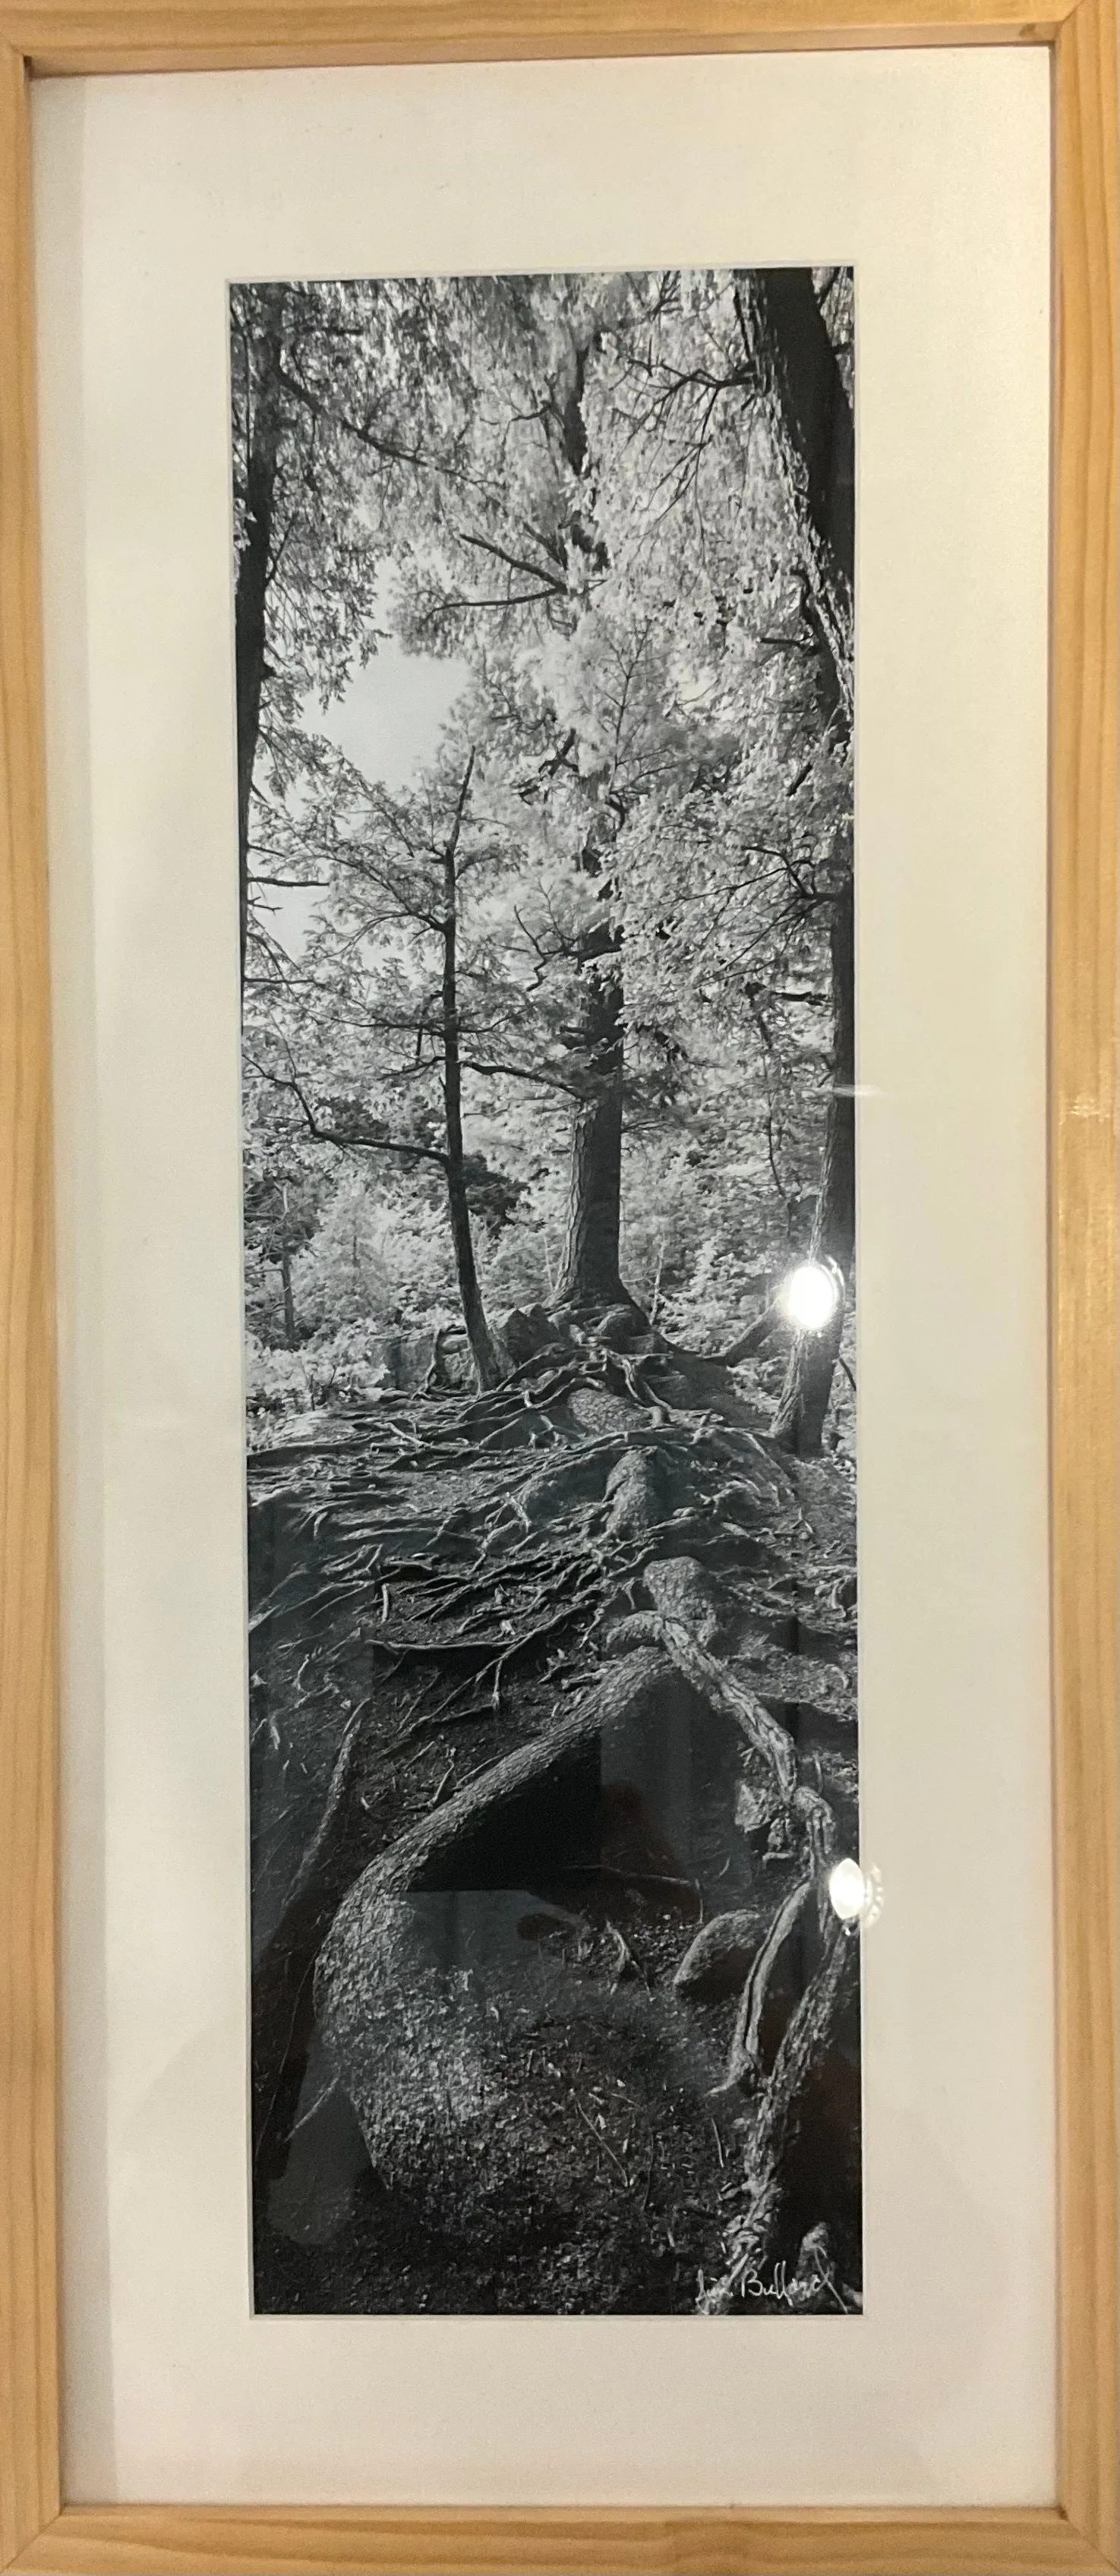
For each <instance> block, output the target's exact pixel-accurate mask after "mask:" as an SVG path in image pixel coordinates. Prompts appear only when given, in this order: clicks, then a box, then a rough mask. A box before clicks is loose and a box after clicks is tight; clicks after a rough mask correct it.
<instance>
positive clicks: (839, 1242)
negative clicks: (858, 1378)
mask: <svg viewBox="0 0 1120 2576" xmlns="http://www.w3.org/2000/svg"><path fill="white" fill-rule="evenodd" d="M829 945H830V948H831V952H832V992H833V1004H834V1012H835V1019H834V1037H833V1053H832V1094H831V1097H830V1099H829V1104H828V1114H827V1118H826V1121H825V1133H824V1154H823V1158H822V1162H821V1185H820V1192H819V1195H818V1198H817V1207H816V1214H815V1216H814V1219H813V1231H812V1236H811V1238H810V1244H809V1252H810V1257H811V1258H812V1259H813V1260H814V1261H834V1262H835V1264H836V1267H837V1269H838V1270H839V1271H841V1273H842V1274H843V1278H844V1282H845V1287H846V1286H847V1282H848V1280H849V1279H850V1277H851V1272H852V1262H853V1259H854V1255H855V1239H856V1104H855V1008H854V1003H855V904H854V895H853V887H852V879H851V875H850V873H849V874H848V876H847V877H846V879H845V882H844V883H843V885H842V886H841V888H840V891H839V893H838V894H837V896H836V899H835V902H834V904H833V908H832V918H831V921H830V924H829ZM843 1329H844V1305H843V1302H841V1304H840V1306H839V1307H838V1309H837V1312H836V1315H835V1317H834V1320H833V1322H832V1323H831V1324H830V1325H829V1326H828V1328H827V1330H826V1331H825V1332H823V1333H798V1334H797V1335H796V1336H795V1339H794V1344H793V1349H792V1350H791V1352H790V1357H789V1366H788V1368H787V1370H786V1378H785V1385H784V1386H783V1388H782V1393H781V1399H780V1401H779V1405H778V1410H777V1413H776V1414H775V1417H774V1423H773V1436H774V1438H775V1440H777V1441H779V1442H780V1444H781V1446H782V1447H783V1448H784V1449H790V1450H792V1451H794V1452H795V1454H796V1455H797V1456H798V1457H801V1458H815V1457H817V1456H819V1454H820V1446H821V1437H822V1434H823V1431H824V1424H825V1416H826V1414H827V1412H828V1406H829V1399H830V1397H831V1394H832V1379H833V1372H834V1370H835V1367H836V1362H837V1358H838V1356H839V1351H840V1339H841V1335H842V1333H843Z"/></svg>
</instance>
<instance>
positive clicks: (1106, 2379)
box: [1050, 0, 1120, 2563]
mask: <svg viewBox="0 0 1120 2576" xmlns="http://www.w3.org/2000/svg"><path fill="white" fill-rule="evenodd" d="M1055 117H1056V134H1055V143H1056V155H1055V167H1056V208H1055V220H1056V286H1057V299H1058V359H1057V371H1056V397H1057V421H1056V431H1057V436H1056V458H1057V466H1056V485H1055V528H1054V538H1055V551H1054V638H1053V652H1054V681H1053V740H1052V751H1051V763H1052V766H1051V777H1052V797H1053V804H1052V840H1051V846H1052V880H1051V883H1052V894H1051V970H1050V971H1051V1033H1052V1035H1051V1045H1052V1061H1051V1105H1052V1137H1051V1156H1052V1161H1051V1173H1052V1220H1053V1222H1052V1245H1053V1274H1052V1310H1051V1311H1052V1349H1053V1415H1052V1419H1053V1434H1052V1437H1053V1450H1052V1473H1053V1489H1052V1490H1053V1566H1054V1593H1053V1605H1054V1654H1055V1727H1054V1746H1055V1863H1056V1870H1057V1900H1058V1903H1057V1933H1058V1938H1057V1977H1058V1995H1057V2000H1058V2030H1059V2068H1058V2127H1059V2162H1060V2214H1059V2215H1060V2355H1059V2384H1060V2391H1061V2399H1060V2405H1061V2420H1060V2432H1059V2440H1060V2481H1061V2483H1060V2494H1061V2497H1062V2501H1063V2503H1064V2505H1065V2507H1066V2510H1067V2512H1068V2513H1069V2514H1070V2516H1071V2518H1072V2520H1073V2521H1074V2522H1075V2524H1076V2525H1077V2526H1078V2528H1079V2529H1080V2530H1082V2531H1084V2532H1085V2533H1086V2535H1087V2536H1088V2537H1089V2538H1091V2539H1092V2540H1093V2541H1094V2542H1095V2543H1096V2545H1097V2546H1098V2547H1099V2548H1100V2549H1102V2550H1103V2551H1104V2552H1105V2554H1106V2556H1107V2557H1108V2558H1109V2560H1110V2563H1115V2561H1116V2560H1117V2559H1118V2558H1120V2497H1118V2491H1117V2476H1118V2468H1120V2453H1118V2441H1117V2411H1118V2391H1117V2361H1118V2349H1120V2311H1118V2304H1117V2241H1118V2211H1117V2178H1118V2157H1120V2141H1118V2137H1117V2116H1116V2105H1117V2077H1118V2061H1117V1982H1118V1975H1117V1972H1118V1964H1120V1948H1118V1944H1120V1903H1118V1890H1117V1839H1118V1822H1120V1817H1118V1809H1120V1782H1118V1776H1117V1719H1116V1710H1117V1682H1118V1675H1117V1571H1118V1515H1117V1477H1118V1464H1120V1461H1118V1424H1120V1383H1118V1344H1120V1317H1118V1291H1120V1269H1118V1264H1120V1242H1118V1234H1117V1147H1118V1116H1117V1107H1118V1102H1117V1066H1118V1054H1117V954H1118V950H1117V942H1118V928H1120V923H1118V908H1117V866H1118V857H1117V834H1118V796H1117V753H1118V726H1120V696H1118V687H1117V655H1118V646H1120V597H1118V581H1117V575H1118V544H1120V527H1118V520H1117V476H1118V456H1120V450H1118V439H1120V415H1118V405H1117V274H1116V271H1117V244H1118V221H1120V214H1118V206H1117V60H1116V15H1115V9H1114V6H1113V5H1112V0H1082V5H1081V7H1080V8H1079V9H1078V11H1077V13H1076V16H1075V17H1074V18H1073V19H1072V20H1071V21H1070V22H1069V24H1068V26H1067V28H1066V30H1065V31H1064V33H1063V35H1062V37H1061V39H1060V42H1059V44H1058V47H1057V53H1056V62H1055Z"/></svg>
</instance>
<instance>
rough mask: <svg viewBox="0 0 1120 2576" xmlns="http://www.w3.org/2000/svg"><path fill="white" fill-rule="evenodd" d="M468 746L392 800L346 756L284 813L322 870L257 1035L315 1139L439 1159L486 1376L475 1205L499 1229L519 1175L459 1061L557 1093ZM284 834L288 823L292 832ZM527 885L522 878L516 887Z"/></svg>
mask: <svg viewBox="0 0 1120 2576" xmlns="http://www.w3.org/2000/svg"><path fill="white" fill-rule="evenodd" d="M480 775H481V773H480V766H479V760H478V753H477V749H476V748H475V747H469V748H466V747H464V746H463V745H462V744H461V743H460V744H458V745H456V746H453V745H452V744H451V743H449V744H448V746H447V751H446V755H445V757H444V759H443V761H442V763H441V764H440V765H439V766H438V767H437V768H436V769H435V770H433V771H432V772H431V773H430V774H429V776H428V777H427V779H426V780H424V781H422V782H420V783H419V784H418V786H417V788H416V790H415V791H414V792H413V793H412V794H411V795H409V796H401V797H393V796H390V795H389V793H388V792H387V791H386V790H385V789H383V788H379V787H376V786H374V785H373V784H372V783H371V782H369V781H367V780H365V779H363V778H362V777H361V775H360V773H359V772H358V771H356V770H355V769H354V768H353V766H352V764H351V763H349V762H348V761H346V760H344V759H343V757H342V756H341V754H336V755H334V757H333V760H332V761H331V762H330V763H329V765H328V764H327V763H326V762H325V761H324V762H323V763H322V765H321V777H320V788H321V792H320V794H319V796H318V799H317V801H316V803H315V806H314V808H313V809H312V812H311V814H310V815H309V814H308V812H306V811H304V810H302V809H301V810H300V812H299V814H298V815H297V817H296V819H295V821H294V822H291V821H289V822H287V823H285V818H284V817H283V816H282V815H281V816H278V817H276V818H275V820H274V828H275V830H276V833H277V836H278V838H277V847H278V848H279V849H280V851H281V853H282V855H283V856H285V857H287V854H288V851H289V849H290V848H293V847H295V846H299V847H300V848H302V849H304V850H305V851H306V850H309V851H310V854H311V856H312V859H313V862H314V866H315V869H316V874H317V877H318V879H319V881H320V882H321V883H322V885H323V889H324V893H323V901H322V904H321V907H320V912H319V918H318V921H317V923H316V926H315V929H314V931H313V933H312V935H311V937H310V939H309V941H308V945H307V948H306V950H305V953H304V955H303V957H302V959H301V960H300V962H299V965H298V967H297V968H296V969H295V971H294V972H293V974H292V975H291V976H290V977H289V978H287V979H285V980H281V981H279V982H277V983H276V984H274V986H273V987H272V989H271V991H270V994H269V999H268V1001H267V1004H266V1005H264V1006H263V1007H262V1004H261V1002H260V1001H259V1000H258V1001H256V1002H255V1005H254V1016H253V1017H252V1019H251V1020H250V1022H249V1023H248V1026H247V1032H246V1050H247V1055H248V1059H249V1061H250V1064H251V1067H252V1070H253V1073H254V1075H255V1077H256V1079H257V1080H258V1081H259V1082H260V1083H262V1084H263V1085H264V1086H265V1087H266V1089H268V1090H270V1091H271V1093H272V1094H273V1096H279V1097H280V1098H282V1099H286V1100H287V1101H288V1103H289V1104H290V1108H291V1115H292V1117H293V1119H294V1121H295V1124H296V1127H297V1129H300V1128H302V1131H303V1132H304V1133H305V1134H306V1135H308V1136H310V1137H311V1138H313V1139H314V1140H315V1141H316V1142H317V1143H320V1144H327V1145H332V1146H335V1147H337V1148H340V1149H343V1150H346V1151H349V1152H356V1153H359V1154H362V1155H365V1154H371V1155H374V1156H378V1157H383V1158H386V1159H387V1160H388V1161H390V1162H391V1163H392V1164H393V1165H395V1166H396V1167H397V1168H398V1169H400V1170H401V1171H402V1172H403V1173H405V1174H411V1175H416V1174H417V1173H418V1172H421V1171H424V1170H427V1171H433V1170H434V1171H437V1172H438V1173H439V1174H440V1175H441V1178H442V1181H443V1185H444V1188H445V1191H446V1201H447V1210H448V1218H449V1224H450V1232H451V1240H452V1245H453V1249H454V1258H455V1271H456V1279H457V1283H458V1291H459V1297H460V1302H461V1305H462V1311H463V1319H464V1323H465V1325H466V1330H467V1336H468V1340H469V1343H470V1348H471V1353H472V1357H473V1360H474V1364H475V1369H476V1373H477V1375H478V1379H479V1383H480V1384H481V1385H482V1386H484V1387H487V1386H492V1385H494V1384H495V1383H496V1381H497V1379H498V1377H499V1376H500V1375H501V1373H502V1367H503V1363H502V1359H501V1355H500V1353H499V1351H498V1348H497V1346H496V1344H495V1341H494V1337H493V1334H492V1333H491V1330H490V1326H489V1323H488V1320H487V1317H486V1312H485V1307H484V1303H483V1298H482V1292H481V1288H480V1284H479V1276H478V1265H477V1260H476V1254H475V1244H474V1230H473V1217H474V1215H475V1214H476V1213H477V1214H478V1215H479V1216H480V1217H481V1220H482V1222H483V1223H484V1224H488V1225H490V1226H492V1227H493V1226H497V1227H500V1226H501V1224H502V1223H504V1222H505V1221H507V1219H508V1215H509V1213H510V1212H511V1210H512V1207H513V1206H514V1205H515V1204H516V1200H517V1197H518V1190H517V1187H516V1185H515V1184H511V1183H510V1182H509V1181H508V1180H506V1179H505V1178H504V1177H503V1175H502V1174H501V1173H500V1172H495V1171H493V1170H492V1169H491V1168H490V1166H489V1165H488V1163H487V1161H486V1158H485V1157H484V1156H481V1155H479V1154H477V1153H471V1152H470V1151H469V1150H468V1148H467V1144H466V1141H465V1137H464V1125H463V1076H464V1072H465V1071H467V1072H470V1073H472V1074H480V1075H483V1076H486V1077H489V1078H490V1080H491V1081H492V1082H494V1083H497V1084H500V1083H503V1082H514V1083H517V1084H519V1085H525V1086H527V1087H528V1088H529V1089H530V1090H532V1091H533V1092H535V1093H537V1094H539V1093H540V1092H541V1091H542V1090H545V1091H547V1092H549V1093H550V1094H552V1095H554V1094H555V1089H556V1081H555V1077H553V1076H551V1075H550V1072H549V1067H548V1063H547V1061H542V1053H543V1055H544V1057H545V1058H547V1053H548V1049H547V1043H546V1041H545V1039H544V1035H543V1032H539V1031H534V1026H533V1020H532V1013H531V1011H530V1010H528V1008H527V1005H526V1000H525V996H524V993H523V991H522V989H521V987H520V984H519V982H518V980H517V976H516V973H515V971H514V970H515V964H516V944H517V943H518V942H519V941H520V939H521V933H520V930H519V927H518V924H517V922H516V919H515V915H514V913H513V912H511V911H509V909H508V905H507V903H506V901H505V898H506V897H507V896H508V895H509V894H510V892H511V891H516V890H517V889H518V886H519V879H518V877H517V875H516V872H515V868H514V862H513V855H512V853H511V850H510V847H509V844H508V840H507V838H506V836H505V832H504V830H503V827H502V819H501V816H502V810H503V809H502V800H501V796H500V792H499V794H498V796H497V799H496V804H497V808H498V811H497V813H495V812H487V811H486V810H485V805H484V806H483V808H482V810H479V811H474V810H473V807H474V806H475V805H476V804H477V794H476V792H475V791H476V790H477V785H478V781H479V777H480ZM285 832H287V835H288V837H287V838H285V837H284V834H285ZM522 890H523V889H522Z"/></svg>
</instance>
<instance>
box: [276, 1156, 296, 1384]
mask: <svg viewBox="0 0 1120 2576" xmlns="http://www.w3.org/2000/svg"><path fill="white" fill-rule="evenodd" d="M280 1280H281V1285H282V1287H283V1290H284V1339H285V1341H286V1343H287V1345H288V1349H289V1350H290V1351H294V1350H295V1349H296V1346H297V1344H298V1341H299V1334H298V1332H297V1330H296V1301H295V1295H294V1293H293V1289H292V1247H291V1244H290V1243H289V1241H288V1192H287V1189H286V1188H285V1190H284V1194H283V1198H282V1200H281V1203H280Z"/></svg>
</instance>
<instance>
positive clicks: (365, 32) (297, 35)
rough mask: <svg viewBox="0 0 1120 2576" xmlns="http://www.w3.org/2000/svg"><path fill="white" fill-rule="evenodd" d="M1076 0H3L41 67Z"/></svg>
mask: <svg viewBox="0 0 1120 2576" xmlns="http://www.w3.org/2000/svg"><path fill="white" fill-rule="evenodd" d="M1073 5H1074V0H1040V5H1039V7H1038V9H1037V10H1036V11H1034V12H1033V13H1031V12H1029V11H1024V9H1023V7H1022V5H1021V0H278V4H277V5H273V0H232V5H231V6H229V7H222V6H221V5H220V0H217V4H216V0H209V5H202V6H200V5H198V0H110V5H105V0H29V5H25V6H20V5H19V0H15V5H13V0H3V5H2V6H0V34H2V36H3V37H4V39H5V40H6V41H7V43H8V44H9V45H11V46H12V47H13V48H15V49H16V50H18V51H22V52H23V53H24V54H26V55H27V56H28V58H29V59H30V61H31V63H32V64H33V66H34V68H35V70H36V71H38V72H42V73H74V72H110V71H219V70H226V71H229V70H236V69H242V68H247V67H252V66H254V65H255V66H257V67H258V68H262V67H265V66H269V65H280V66H284V65H292V64H303V65H308V64H322V63H358V62H365V63H373V62H436V61H439V62H446V61H451V62H465V61H495V60H502V59H508V58H513V57H520V58H522V59H541V58H544V57H550V58H554V59H555V58H558V57H560V56H564V55H593V54H616V55H617V54H684V53H713V52H720V51H724V52H749V51H760V50H776V49H780V50H782V51H784V52H789V51H795V50H797V49H799V48H807V47H817V48H820V47H822V46H835V45H882V44H889V45H894V44H900V43H910V44H919V45H930V44H939V45H940V44H957V45H959V44H996V43H1001V42H1003V43H1006V42H1010V43H1016V42H1022V41H1024V40H1025V41H1028V42H1037V41H1039V40H1044V39H1045V38H1046V37H1048V36H1049V35H1052V34H1053V32H1054V31H1055V30H1056V28H1057V27H1058V26H1059V25H1060V24H1061V23H1062V21H1063V19H1064V18H1065V17H1066V16H1067V15H1068V12H1069V10H1070V9H1071V8H1072V7H1073Z"/></svg>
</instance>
